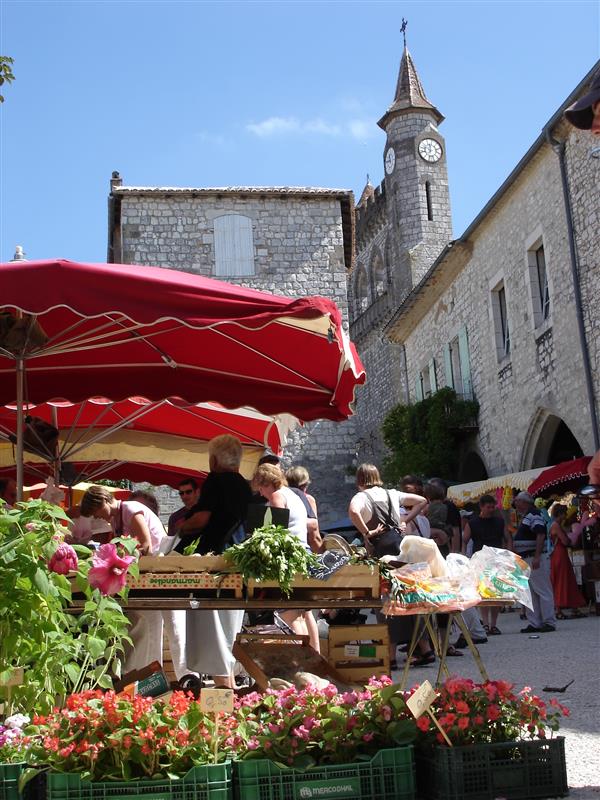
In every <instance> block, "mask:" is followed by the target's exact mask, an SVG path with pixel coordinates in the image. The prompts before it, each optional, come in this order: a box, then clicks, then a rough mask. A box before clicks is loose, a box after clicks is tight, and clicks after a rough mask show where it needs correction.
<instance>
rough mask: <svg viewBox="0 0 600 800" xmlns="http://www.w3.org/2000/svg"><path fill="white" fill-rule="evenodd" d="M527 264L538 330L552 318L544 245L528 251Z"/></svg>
mask: <svg viewBox="0 0 600 800" xmlns="http://www.w3.org/2000/svg"><path fill="white" fill-rule="evenodd" d="M527 263H528V264H529V278H530V281H531V299H532V301H533V324H534V326H535V327H536V328H538V327H539V326H540V325H541V324H542V323H543V322H545V321H546V320H547V319H548V318H549V316H550V287H549V286H548V272H547V271H546V255H545V253H544V245H543V243H541V242H537V244H536V245H534V246H533V247H532V248H531V249H530V250H528V251H527Z"/></svg>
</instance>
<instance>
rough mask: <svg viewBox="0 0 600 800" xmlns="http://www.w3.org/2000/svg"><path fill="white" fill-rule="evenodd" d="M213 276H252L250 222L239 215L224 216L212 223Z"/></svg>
mask: <svg viewBox="0 0 600 800" xmlns="http://www.w3.org/2000/svg"><path fill="white" fill-rule="evenodd" d="M214 232H215V275H218V276H220V277H225V276H228V275H231V276H233V275H254V241H253V238H252V220H251V219H250V218H249V217H244V216H242V215H241V214H224V215H223V216H221V217H217V218H216V219H215V222H214Z"/></svg>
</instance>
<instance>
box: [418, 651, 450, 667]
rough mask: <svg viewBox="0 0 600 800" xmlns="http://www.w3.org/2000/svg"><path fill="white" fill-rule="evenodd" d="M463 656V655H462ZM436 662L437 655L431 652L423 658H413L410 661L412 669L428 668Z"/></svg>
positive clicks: (422, 656)
mask: <svg viewBox="0 0 600 800" xmlns="http://www.w3.org/2000/svg"><path fill="white" fill-rule="evenodd" d="M461 655H462V653H461ZM434 662H435V653H434V652H433V650H430V651H429V652H428V653H423V655H421V656H413V657H412V658H411V661H410V665H411V667H426V666H427V665H428V664H433V663H434Z"/></svg>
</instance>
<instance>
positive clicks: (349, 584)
mask: <svg viewBox="0 0 600 800" xmlns="http://www.w3.org/2000/svg"><path fill="white" fill-rule="evenodd" d="M292 586H293V596H294V597H303V596H306V597H307V599H311V595H312V594H314V593H318V594H320V593H323V595H331V596H332V597H346V596H348V595H357V594H361V595H362V596H366V597H373V598H377V599H378V598H379V596H380V592H379V570H378V569H372V568H371V567H370V566H368V565H367V564H347V565H346V566H345V567H342V568H341V569H338V571H337V572H335V573H334V574H333V575H332V576H331V577H330V578H328V579H327V580H326V581H320V580H316V579H315V578H304V577H301V576H299V575H298V576H296V578H295V579H294V582H293V584H292ZM263 590H267V591H268V593H269V594H271V593H276V592H277V590H279V584H278V583H277V581H256V580H254V579H253V578H250V579H249V581H248V599H251V598H253V597H254V596H255V595H256V594H257V593H258V592H262V591H263Z"/></svg>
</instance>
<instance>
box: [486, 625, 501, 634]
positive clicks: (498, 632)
mask: <svg viewBox="0 0 600 800" xmlns="http://www.w3.org/2000/svg"><path fill="white" fill-rule="evenodd" d="M488 633H489V635H490V636H501V635H502V631H501V630H500V628H497V627H496V626H495V625H494V627H493V628H490V629H489V631H488Z"/></svg>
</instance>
